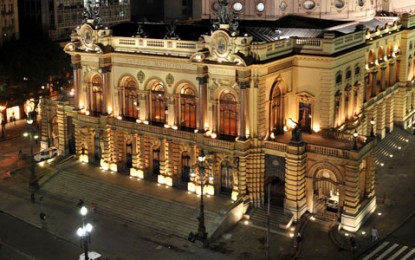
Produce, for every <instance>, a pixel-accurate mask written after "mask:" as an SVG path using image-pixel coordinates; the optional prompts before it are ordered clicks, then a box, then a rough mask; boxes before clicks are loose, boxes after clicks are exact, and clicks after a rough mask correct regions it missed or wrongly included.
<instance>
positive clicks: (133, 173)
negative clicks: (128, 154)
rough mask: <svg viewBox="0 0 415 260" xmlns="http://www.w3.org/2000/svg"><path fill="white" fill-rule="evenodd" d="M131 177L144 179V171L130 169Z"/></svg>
mask: <svg viewBox="0 0 415 260" xmlns="http://www.w3.org/2000/svg"><path fill="white" fill-rule="evenodd" d="M130 176H133V177H137V178H139V179H144V171H143V170H139V169H135V168H130Z"/></svg>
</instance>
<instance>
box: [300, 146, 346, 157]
mask: <svg viewBox="0 0 415 260" xmlns="http://www.w3.org/2000/svg"><path fill="white" fill-rule="evenodd" d="M306 150H307V152H312V153H318V154H322V155H327V156H331V157H339V158H344V159H349V158H350V151H348V150H342V149H338V148H331V147H327V146H320V145H315V144H306Z"/></svg>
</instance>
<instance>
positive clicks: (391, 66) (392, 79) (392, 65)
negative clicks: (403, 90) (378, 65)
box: [389, 61, 395, 86]
mask: <svg viewBox="0 0 415 260" xmlns="http://www.w3.org/2000/svg"><path fill="white" fill-rule="evenodd" d="M393 84H395V62H394V61H391V62H389V86H392V85H393Z"/></svg>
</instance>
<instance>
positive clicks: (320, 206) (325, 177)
mask: <svg viewBox="0 0 415 260" xmlns="http://www.w3.org/2000/svg"><path fill="white" fill-rule="evenodd" d="M313 191H314V192H313V194H314V195H313V199H314V212H315V213H316V214H317V215H322V216H324V217H326V218H329V219H333V220H334V219H336V218H337V213H338V212H339V209H340V205H339V181H338V180H337V177H336V175H335V174H334V173H333V172H332V171H331V170H329V169H320V170H318V172H317V173H316V174H315V176H314V178H313Z"/></svg>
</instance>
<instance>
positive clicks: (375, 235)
mask: <svg viewBox="0 0 415 260" xmlns="http://www.w3.org/2000/svg"><path fill="white" fill-rule="evenodd" d="M371 234H372V236H371V237H372V242H374V241H376V240H378V239H379V232H378V230H377V229H376V228H372V232H371Z"/></svg>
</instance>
